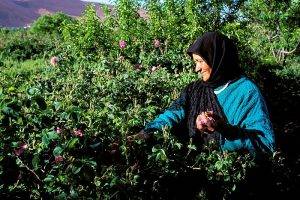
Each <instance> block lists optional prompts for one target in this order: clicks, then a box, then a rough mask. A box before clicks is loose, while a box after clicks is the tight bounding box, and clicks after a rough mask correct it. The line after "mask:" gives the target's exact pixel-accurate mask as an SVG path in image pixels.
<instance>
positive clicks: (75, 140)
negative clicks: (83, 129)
mask: <svg viewBox="0 0 300 200" xmlns="http://www.w3.org/2000/svg"><path fill="white" fill-rule="evenodd" d="M78 143H79V139H78V138H72V139H71V140H69V142H68V144H67V147H68V149H74V148H75V146H76V144H78Z"/></svg>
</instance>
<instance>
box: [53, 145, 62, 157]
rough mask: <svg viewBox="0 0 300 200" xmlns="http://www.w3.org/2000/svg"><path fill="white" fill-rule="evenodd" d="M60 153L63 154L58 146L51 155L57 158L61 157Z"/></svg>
mask: <svg viewBox="0 0 300 200" xmlns="http://www.w3.org/2000/svg"><path fill="white" fill-rule="evenodd" d="M62 152H63V149H62V148H61V147H60V146H57V147H55V148H54V150H53V155H54V156H59V155H61V153H62Z"/></svg>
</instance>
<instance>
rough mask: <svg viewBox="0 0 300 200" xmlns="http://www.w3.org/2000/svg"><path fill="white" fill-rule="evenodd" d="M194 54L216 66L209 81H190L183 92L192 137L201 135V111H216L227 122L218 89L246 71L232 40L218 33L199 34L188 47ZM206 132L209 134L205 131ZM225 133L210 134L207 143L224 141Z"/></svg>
mask: <svg viewBox="0 0 300 200" xmlns="http://www.w3.org/2000/svg"><path fill="white" fill-rule="evenodd" d="M187 53H188V54H189V55H190V56H191V57H192V54H197V55H199V56H201V57H202V58H203V59H204V60H205V62H206V63H207V64H208V65H209V66H210V67H211V68H212V72H211V75H210V77H209V79H208V80H207V81H205V82H204V81H202V80H198V81H195V82H192V83H191V84H189V85H188V86H187V87H186V88H185V90H184V91H183V94H182V96H184V99H185V102H186V103H185V106H186V114H187V115H186V116H187V117H186V119H185V123H186V125H187V128H188V132H189V135H190V136H192V137H193V136H195V135H199V134H197V131H196V118H197V116H198V115H199V114H200V113H201V112H205V111H213V112H214V114H216V115H218V116H220V117H221V118H223V119H224V120H225V121H227V119H226V116H225V114H224V112H223V110H222V108H221V106H220V104H219V102H218V99H217V96H216V94H215V93H214V89H215V88H217V87H219V86H222V85H224V84H225V83H227V82H228V81H233V80H235V79H238V78H239V77H240V76H241V74H242V71H241V69H240V67H239V63H238V52H237V48H236V45H235V44H234V42H233V41H232V40H230V39H229V38H227V37H226V36H224V35H222V34H220V33H218V32H208V33H205V34H204V35H203V36H202V37H199V38H198V39H197V40H196V41H195V42H194V43H193V44H192V45H191V46H190V47H189V48H188V50H187ZM204 135H205V134H204ZM220 139H221V135H220V134H219V133H217V132H215V133H212V134H208V135H206V136H205V137H204V139H203V142H204V143H206V144H207V143H208V142H209V141H211V140H214V141H215V143H220Z"/></svg>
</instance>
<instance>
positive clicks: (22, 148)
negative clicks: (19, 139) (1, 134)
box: [14, 143, 28, 156]
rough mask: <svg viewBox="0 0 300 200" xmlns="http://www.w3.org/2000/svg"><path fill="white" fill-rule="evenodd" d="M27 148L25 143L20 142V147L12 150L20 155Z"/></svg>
mask: <svg viewBox="0 0 300 200" xmlns="http://www.w3.org/2000/svg"><path fill="white" fill-rule="evenodd" d="M27 148H28V145H27V144H26V143H22V144H21V145H20V147H19V148H18V149H16V150H15V151H14V152H15V154H16V155H17V156H20V155H21V154H22V153H23V152H24V151H25V149H27Z"/></svg>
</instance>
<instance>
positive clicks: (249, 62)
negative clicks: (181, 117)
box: [0, 0, 300, 199]
mask: <svg viewBox="0 0 300 200" xmlns="http://www.w3.org/2000/svg"><path fill="white" fill-rule="evenodd" d="M139 2H140V1H133V0H119V1H117V5H116V7H115V10H114V11H111V10H109V9H108V8H107V7H105V6H103V9H104V11H105V16H106V17H105V18H104V19H99V18H98V17H97V15H96V11H95V7H94V6H88V7H87V8H86V10H85V12H84V13H83V14H82V16H80V17H79V18H77V19H74V18H70V17H68V16H66V15H64V14H63V13H56V14H54V15H50V16H48V15H45V16H42V17H40V18H39V19H38V20H36V21H35V22H34V23H33V24H32V26H31V27H30V28H29V29H26V30H24V29H20V30H9V29H5V28H2V29H1V30H0V163H1V165H0V197H1V199H4V198H10V199H17V198H22V199H29V198H31V199H53V198H54V199H241V198H246V199H260V198H273V199H274V198H275V199H278V198H287V199H289V197H292V196H293V195H299V191H298V188H299V186H300V184H299V180H300V171H299V169H300V167H299V165H300V163H299V162H300V157H299V150H298V146H299V141H300V140H299V139H300V138H299V134H298V135H297V133H298V132H299V127H300V125H299V117H298V113H297V112H296V110H295V108H297V107H299V102H300V101H299V100H300V99H299V97H300V93H299V80H300V79H299V77H300V73H299V72H300V69H299V68H300V65H299V60H300V58H299V36H300V29H299V26H298V25H299V24H297V19H298V18H299V16H298V18H297V16H296V17H295V12H297V10H298V9H299V8H300V4H299V3H297V2H295V1H288V4H287V5H286V4H285V3H279V2H272V3H270V5H269V4H266V3H265V2H264V1H260V0H253V1H232V2H231V1H228V2H227V1H224V2H223V1H199V2H198V1H193V0H181V1H176V0H166V1H164V2H160V1H156V0H151V1H149V3H147V4H139ZM141 6H143V9H145V10H147V11H148V12H147V18H141V17H139V15H138V14H137V9H138V8H139V7H141ZM286 6H287V7H286ZM225 7H227V8H228V13H223V14H220V13H222V12H223V11H224V8H225ZM287 8H288V9H287ZM274 10H281V11H282V13H283V15H284V17H282V16H278V15H276V14H275V13H274ZM258 12H259V13H258ZM199 13H201V15H200V14H199ZM204 14H205V15H204ZM241 16H243V17H241ZM274 20H277V21H278V26H275V25H271V24H270V22H271V21H274ZM278 27H279V29H278ZM208 30H219V31H221V32H223V33H225V34H226V35H228V36H229V37H231V38H234V39H235V40H236V41H237V43H238V46H239V50H240V60H241V65H242V67H243V68H244V69H245V71H246V73H247V75H248V76H250V77H251V78H252V79H254V80H255V81H256V82H257V83H258V85H259V87H260V88H261V90H262V91H263V94H264V95H265V97H266V100H267V103H268V107H269V110H270V114H271V120H272V122H273V124H274V130H275V134H276V145H277V151H276V152H275V153H274V155H272V156H270V157H269V158H263V159H254V158H253V157H251V156H250V155H249V154H246V153H238V152H230V153H228V152H224V153H220V152H216V151H213V150H211V149H210V148H207V149H204V150H203V151H201V152H200V151H199V149H197V143H195V142H194V141H193V140H190V139H185V138H181V137H178V136H176V135H172V134H171V130H168V129H166V130H164V131H162V132H157V133H155V134H154V135H153V137H152V138H151V140H149V141H147V142H145V141H139V140H137V141H133V142H131V143H130V142H128V141H127V140H126V137H127V136H129V135H133V134H135V133H137V132H139V131H140V130H141V129H142V128H143V126H144V125H145V123H147V122H149V121H150V120H152V119H154V117H155V116H156V115H157V114H159V113H161V112H162V111H163V110H164V109H165V108H167V107H168V106H169V105H170V103H171V102H172V101H173V100H174V99H176V98H177V97H178V95H179V93H180V91H181V90H182V89H183V88H184V86H185V85H187V84H188V83H190V82H191V81H193V80H196V79H197V78H198V77H197V75H196V74H194V73H193V63H192V62H191V60H190V59H189V58H188V56H187V55H186V54H185V50H186V48H187V47H188V45H189V44H190V43H191V42H193V41H194V40H195V38H196V37H198V36H200V35H201V34H202V33H204V32H205V31H208ZM278 31H279V32H278ZM277 50H278V51H277ZM284 52H288V53H284Z"/></svg>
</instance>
